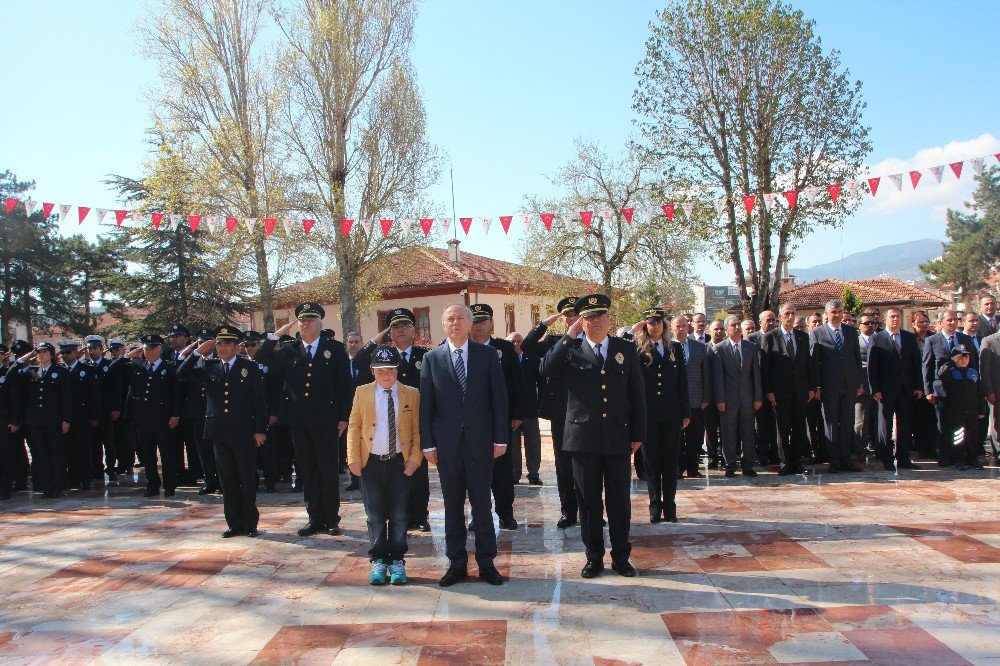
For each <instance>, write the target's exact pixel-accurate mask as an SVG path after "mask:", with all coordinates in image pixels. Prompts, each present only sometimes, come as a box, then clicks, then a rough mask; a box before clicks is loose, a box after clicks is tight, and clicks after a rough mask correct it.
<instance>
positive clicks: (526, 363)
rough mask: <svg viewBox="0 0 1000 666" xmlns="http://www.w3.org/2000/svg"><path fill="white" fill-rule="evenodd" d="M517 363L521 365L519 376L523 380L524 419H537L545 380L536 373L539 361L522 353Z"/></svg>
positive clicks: (540, 374)
mask: <svg viewBox="0 0 1000 666" xmlns="http://www.w3.org/2000/svg"><path fill="white" fill-rule="evenodd" d="M518 362H519V363H520V364H521V376H522V377H523V378H524V418H525V419H537V418H538V401H539V397H540V396H541V395H542V392H543V391H544V390H545V379H544V378H543V377H542V373H540V372H539V371H538V367H539V365H540V364H541V359H539V358H536V357H535V356H530V355H528V354H526V353H524V351H523V349H522V353H521V356H520V358H519V359H518Z"/></svg>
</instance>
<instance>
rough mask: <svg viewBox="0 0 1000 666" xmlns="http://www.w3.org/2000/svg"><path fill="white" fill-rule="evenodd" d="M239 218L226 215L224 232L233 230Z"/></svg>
mask: <svg viewBox="0 0 1000 666" xmlns="http://www.w3.org/2000/svg"><path fill="white" fill-rule="evenodd" d="M239 223H240V220H239V218H238V217H227V218H226V233H227V234H231V233H233V231H235V229H236V227H237V226H238V225H239Z"/></svg>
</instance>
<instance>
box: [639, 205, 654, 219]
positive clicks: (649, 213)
mask: <svg viewBox="0 0 1000 666" xmlns="http://www.w3.org/2000/svg"><path fill="white" fill-rule="evenodd" d="M639 212H640V213H642V216H643V217H644V218H646V220H647V221H648V222H652V221H653V220H654V219H656V206H646V207H645V208H643V209H642V210H641V211H639Z"/></svg>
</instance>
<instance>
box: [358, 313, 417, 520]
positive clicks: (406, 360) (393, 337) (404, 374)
mask: <svg viewBox="0 0 1000 666" xmlns="http://www.w3.org/2000/svg"><path fill="white" fill-rule="evenodd" d="M386 319H387V323H388V326H387V327H386V328H385V329H384V330H382V331H380V332H379V334H378V335H376V336H375V339H374V340H371V341H370V342H369V343H368V344H367V345H365V346H364V348H362V349H361V351H359V352H358V354H357V356H355V357H354V364H355V366H356V367H357V368H358V382H357V384H358V385H360V384H367V383H369V382H373V381H375V378H374V377H373V376H372V373H371V370H369V369H368V368H369V367H370V364H371V358H372V354H374V353H375V350H376V348H378V343H379V341H381V340H384V339H385V336H389V342H390V343H391V344H392V346H393V347H395V348H396V349H397V350H399V357H400V361H399V371H398V373H397V375H396V380H397V381H398V382H399V383H400V384H406V385H407V386H412V387H413V388H420V368H421V367H422V366H423V362H424V354H426V353H427V350H426V349H425V348H424V347H417V346H415V345H414V344H413V341H414V338H415V337H416V325H417V318H416V317H415V316H414V315H413V312H411V311H410V310H408V309H407V308H393V309H392V310H391V311H390V312H389V315H388V316H387V318H386ZM383 344H386V343H385V342H383ZM363 372H364V373H367V377H364V379H361V378H362V376H363ZM428 472H429V467H428V465H427V459H426V458H424V459H423V460H422V461H421V462H420V467H419V468H418V469H417V471H416V472H414V473H413V478H412V479H411V481H410V483H411V486H410V499H409V501H408V504H407V510H406V515H407V523H408V525H407V528H408V529H411V530H420V531H421V532H430V531H431V524H430V521H429V520H428V516H429V511H428V503H429V502H430V497H431V487H430V478H429V476H428Z"/></svg>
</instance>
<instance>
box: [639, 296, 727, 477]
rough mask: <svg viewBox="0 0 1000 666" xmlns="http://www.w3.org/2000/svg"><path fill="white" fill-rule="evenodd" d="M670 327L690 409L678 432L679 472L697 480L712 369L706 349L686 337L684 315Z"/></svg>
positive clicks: (675, 319)
mask: <svg viewBox="0 0 1000 666" xmlns="http://www.w3.org/2000/svg"><path fill="white" fill-rule="evenodd" d="M695 316H696V317H697V315H695ZM702 316H704V315H702ZM670 325H671V330H672V331H673V334H674V340H675V341H676V342H677V343H678V344H679V345H680V346H681V350H682V351H683V353H684V368H685V372H686V373H687V391H688V402H689V405H690V408H691V414H690V419H691V420H690V421H689V422H688V425H687V427H686V428H684V429H683V430H682V431H681V438H682V446H681V456H680V471H681V472H686V473H687V476H688V478H689V479H700V478H703V477H704V476H705V475H704V474H702V473H701V472H700V471H698V466H699V465H700V464H701V451H702V447H703V446H704V444H705V419H704V413H705V408H706V407H708V403H710V402H711V401H712V367H711V365H710V363H709V358H708V345H706V344H705V343H703V342H701V341H699V340H698V339H697V338H695V337H694V334H691V335H689V334H688V330H689V325H688V319H687V317H685V316H684V315H677V316H676V317H674V320H673V321H672V322H671V323H670ZM702 328H704V326H702ZM647 407H648V405H647Z"/></svg>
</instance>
